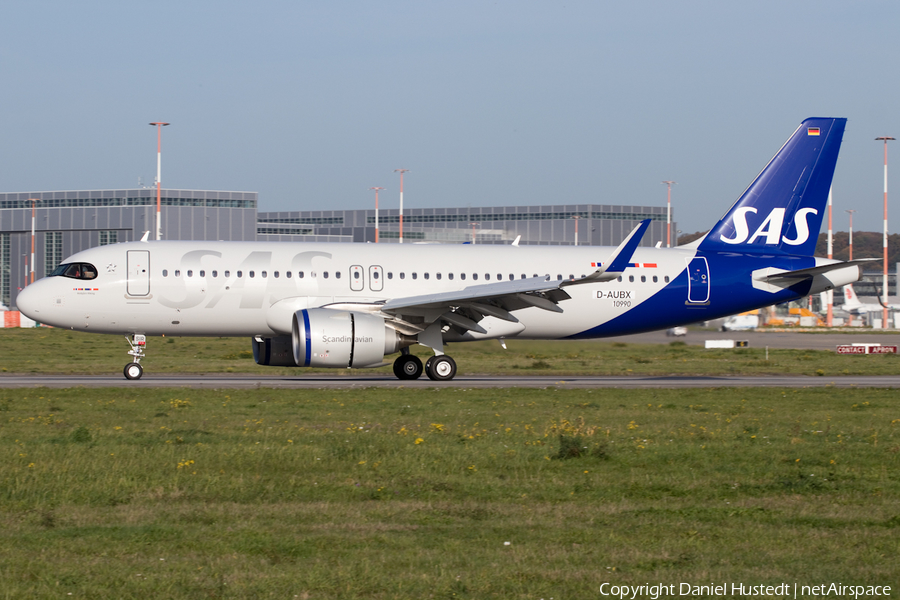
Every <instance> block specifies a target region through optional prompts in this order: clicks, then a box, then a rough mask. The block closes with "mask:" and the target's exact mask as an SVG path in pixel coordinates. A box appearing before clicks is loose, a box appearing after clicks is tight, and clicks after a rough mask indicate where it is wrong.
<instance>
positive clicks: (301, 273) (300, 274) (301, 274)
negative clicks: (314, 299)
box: [297, 271, 303, 279]
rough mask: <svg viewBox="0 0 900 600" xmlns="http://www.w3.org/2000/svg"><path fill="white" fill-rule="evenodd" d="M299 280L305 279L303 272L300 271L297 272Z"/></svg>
mask: <svg viewBox="0 0 900 600" xmlns="http://www.w3.org/2000/svg"><path fill="white" fill-rule="evenodd" d="M297 278H298V279H303V271H298V272H297Z"/></svg>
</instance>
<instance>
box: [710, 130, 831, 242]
mask: <svg viewBox="0 0 900 600" xmlns="http://www.w3.org/2000/svg"><path fill="white" fill-rule="evenodd" d="M846 123H847V119H822V118H813V119H807V120H805V121H803V123H801V124H800V127H799V128H797V130H796V131H795V132H794V134H793V135H792V136H791V137H790V139H788V141H787V142H786V143H785V144H784V146H782V147H781V150H779V151H778V153H777V154H776V155H775V157H774V158H773V159H772V160H771V161H769V164H768V165H766V168H765V169H763V170H762V172H761V173H760V174H759V175H758V176H757V177H756V179H755V180H754V181H753V183H752V184H750V187H748V188H747V190H746V191H745V192H744V193H743V195H741V197H740V198H739V199H738V201H737V202H735V203H734V206H732V207H731V209H730V210H729V211H728V212H727V213H726V214H725V216H724V217H723V218H722V220H720V221H719V222H718V223H716V225H715V227H713V228H712V229H711V230H710V232H709V233H708V234H707V236H706V238H705V239H704V240H703V242H702V243H701V244H700V246H699V249H700V250H704V251H720V252H721V251H734V252H767V253H770V252H781V253H785V254H794V255H800V256H812V255H813V253H814V251H815V248H816V241H817V239H818V234H819V228H820V227H821V225H822V218H823V217H824V215H825V210H826V206H827V204H828V191H829V189H830V188H831V179H832V177H833V175H834V167H835V164H836V163H837V157H838V151H839V150H840V147H841V139H842V138H843V135H844V126H845V125H846Z"/></svg>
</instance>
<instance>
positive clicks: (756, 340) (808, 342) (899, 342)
mask: <svg viewBox="0 0 900 600" xmlns="http://www.w3.org/2000/svg"><path fill="white" fill-rule="evenodd" d="M706 340H747V341H748V342H749V344H750V347H751V348H765V347H766V346H768V347H769V348H795V349H797V350H834V349H835V347H836V346H840V345H844V344H882V345H885V346H900V334H897V333H871V330H868V331H867V330H860V331H852V330H849V329H845V330H843V331H842V332H841V333H819V332H816V333H797V332H794V331H766V332H762V331H689V332H688V334H687V335H685V336H683V337H667V336H666V332H664V331H651V332H650V333H638V334H635V335H623V336H621V337H617V338H605V339H601V340H597V341H605V342H623V343H626V344H668V343H669V342H673V341H682V342H684V343H686V344H688V345H690V346H702V345H703V344H704V342H705V341H706Z"/></svg>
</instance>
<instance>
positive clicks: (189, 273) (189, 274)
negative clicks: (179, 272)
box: [187, 269, 194, 277]
mask: <svg viewBox="0 0 900 600" xmlns="http://www.w3.org/2000/svg"><path fill="white" fill-rule="evenodd" d="M187 276H188V277H193V276H194V272H193V271H192V270H191V269H188V271H187Z"/></svg>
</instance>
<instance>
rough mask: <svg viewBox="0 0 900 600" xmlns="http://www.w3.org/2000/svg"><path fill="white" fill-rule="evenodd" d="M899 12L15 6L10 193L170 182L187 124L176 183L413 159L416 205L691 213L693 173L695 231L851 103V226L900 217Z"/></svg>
mask: <svg viewBox="0 0 900 600" xmlns="http://www.w3.org/2000/svg"><path fill="white" fill-rule="evenodd" d="M898 24H900V3H897V2H890V1H886V0H871V1H864V2H863V1H860V2H846V1H845V0H844V1H833V0H820V1H815V2H813V1H807V0H796V1H792V2H784V1H783V0H779V1H770V0H758V1H756V2H722V1H721V0H716V1H693V0H685V1H679V2H664V1H656V2H649V1H644V0H636V1H630V2H608V1H600V0H592V1H580V0H579V1H569V0H556V1H555V2H536V1H532V0H499V1H497V2H489V1H484V0H482V1H471V0H455V1H454V2H435V1H428V0H418V1H401V0H397V1H395V0H383V1H381V2H373V1H354V0H348V1H336V2H307V1H301V0H289V1H288V0H285V1H277V0H256V1H254V2H234V1H228V0H219V1H216V2H212V1H207V0H195V1H190V0H177V1H170V0H154V1H153V2H143V1H139V0H138V1H129V2H122V1H121V0H115V1H99V0H82V1H81V2H70V1H68V0H67V1H47V0H30V1H25V0H9V1H7V2H4V3H2V4H0V77H2V87H0V90H2V92H0V110H2V116H3V118H2V125H0V191H3V192H27V191H51V190H75V189H120V188H133V187H137V186H138V183H139V181H141V182H143V184H145V185H151V184H152V183H153V182H154V178H155V177H156V131H155V129H154V128H151V127H150V126H149V125H148V123H150V122H152V121H167V122H170V123H171V125H170V126H168V127H166V128H164V129H163V159H162V162H163V167H162V169H163V170H162V185H163V187H166V188H175V189H211V190H240V191H255V192H259V209H260V211H278V210H313V209H315V210H319V209H328V208H335V209H350V208H368V207H373V206H374V193H373V192H372V191H371V190H370V188H371V187H373V186H380V187H383V188H386V190H385V191H384V192H382V194H381V196H380V205H381V207H383V208H391V207H396V205H397V204H398V196H399V183H400V182H399V176H398V175H397V174H396V173H394V169H398V168H405V169H409V172H408V173H407V174H406V175H405V178H404V206H405V207H454V206H459V207H466V206H503V205H541V204H585V203H592V204H613V205H615V204H624V205H631V204H635V205H651V206H665V203H666V186H665V185H663V184H662V183H661V182H662V181H664V180H674V181H676V182H677V183H676V185H675V186H673V189H672V204H673V213H674V218H675V220H676V221H677V224H678V229H679V230H681V231H684V232H685V233H688V232H694V231H701V230H706V229H709V228H710V227H711V226H712V225H713V224H714V222H715V221H716V220H718V219H719V218H720V217H721V216H722V215H723V214H724V213H725V212H726V210H727V209H728V208H729V207H730V205H731V204H732V203H733V202H734V200H735V199H736V198H737V197H738V196H739V195H740V194H741V192H743V190H744V189H745V188H746V186H747V185H748V184H749V183H750V182H751V181H752V180H753V178H754V177H755V176H756V175H757V174H758V173H759V171H760V170H761V169H762V168H763V167H764V166H765V165H766V163H767V162H768V160H769V159H770V158H771V157H772V156H773V155H774V154H775V152H777V150H778V149H779V148H780V147H781V145H782V144H783V143H784V141H785V140H787V138H788V137H789V136H790V134H791V133H792V132H793V131H794V129H796V127H797V126H798V125H799V123H800V122H801V121H802V120H803V119H804V118H807V117H813V116H816V117H847V118H848V119H849V121H848V125H847V130H846V132H845V135H844V143H843V146H842V149H841V155H840V158H839V160H838V167H837V171H836V173H835V178H834V183H833V190H834V208H835V230H846V229H847V219H848V215H847V213H846V212H844V211H845V210H847V209H855V210H857V212H856V213H854V222H853V225H854V230H855V231H881V228H882V218H883V208H882V206H883V161H884V154H883V152H884V147H883V144H882V143H881V142H877V141H875V138H876V137H879V136H893V137H898V138H900V110H898V107H900V105H898V102H897V96H898V86H900V77H898V75H900V72H898V68H897V65H898V59H900V36H898V35H896V32H895V31H894V30H895V29H896V26H897V25H898ZM888 151H889V160H890V155H891V154H890V153H892V155H893V156H895V157H896V160H895V162H896V164H897V165H898V166H900V145H894V146H892V147H889V149H888ZM893 172H894V173H896V174H897V177H900V168H896V169H894V171H893ZM898 181H900V180H898ZM895 188H896V189H900V187H898V186H895ZM896 198H897V196H896V194H895V195H894V197H893V199H892V200H891V209H890V211H891V214H892V215H896V216H895V217H893V219H894V222H895V223H897V225H896V226H894V227H891V230H892V231H898V230H900V212H898V209H900V203H898V201H897V199H896ZM894 207H896V208H894Z"/></svg>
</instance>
